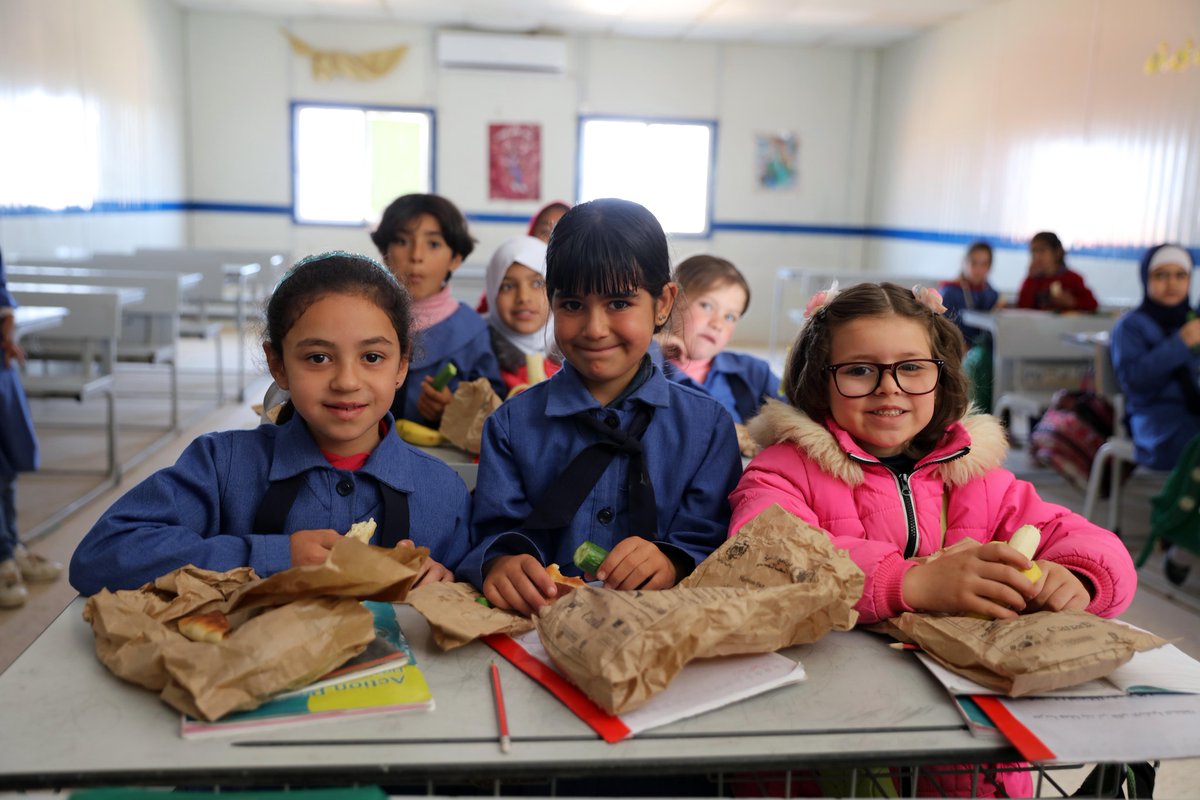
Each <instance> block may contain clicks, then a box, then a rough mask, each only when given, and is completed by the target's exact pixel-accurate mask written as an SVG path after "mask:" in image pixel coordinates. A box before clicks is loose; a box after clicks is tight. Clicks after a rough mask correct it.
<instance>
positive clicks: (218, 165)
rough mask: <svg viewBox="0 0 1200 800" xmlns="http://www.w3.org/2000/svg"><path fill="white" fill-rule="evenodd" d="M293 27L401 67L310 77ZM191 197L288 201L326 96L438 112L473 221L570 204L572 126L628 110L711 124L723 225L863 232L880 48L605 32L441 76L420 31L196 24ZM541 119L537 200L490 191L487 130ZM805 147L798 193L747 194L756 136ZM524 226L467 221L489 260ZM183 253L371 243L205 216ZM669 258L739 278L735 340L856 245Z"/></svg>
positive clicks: (727, 246) (814, 244)
mask: <svg viewBox="0 0 1200 800" xmlns="http://www.w3.org/2000/svg"><path fill="white" fill-rule="evenodd" d="M281 26H286V27H287V28H288V29H289V30H291V31H292V32H293V33H294V34H295V35H296V36H298V37H299V38H301V39H303V40H305V41H307V42H309V43H311V44H312V45H313V46H315V47H318V48H320V49H343V50H349V51H352V52H361V51H366V50H371V49H378V48H386V47H393V46H397V45H407V46H408V47H409V51H408V54H407V56H406V57H405V59H404V60H403V61H402V62H401V63H400V65H399V66H398V67H397V68H396V69H395V70H394V71H393V72H392V73H391V74H389V75H387V76H385V77H384V78H382V79H380V80H377V81H370V82H355V81H349V80H344V79H340V80H334V81H327V82H316V81H314V80H313V79H312V77H311V75H310V67H309V62H308V60H307V59H305V58H302V57H299V56H296V55H294V54H292V53H291V51H290V49H289V47H288V44H287V42H286V40H285V39H284V38H283V36H282V34H281V33H280V31H279V29H280V27H281ZM186 28H187V36H186V38H187V51H188V96H189V105H190V111H191V125H192V127H191V138H192V141H193V142H194V144H193V146H192V148H191V162H190V167H191V174H192V176H193V179H192V196H193V198H194V199H196V200H199V201H206V202H217V203H233V204H240V203H250V204H264V205H288V204H290V196H291V185H290V181H291V176H290V169H291V167H290V164H289V158H290V155H289V150H288V147H289V144H288V143H289V137H290V130H289V127H288V126H289V120H288V104H289V102H291V101H292V100H333V101H343V102H364V103H378V104H384V105H413V106H425V107H432V108H434V109H435V110H436V112H437V142H436V147H437V190H438V191H439V192H440V193H442V194H445V195H446V196H447V197H449V198H451V199H452V200H453V201H454V202H455V203H457V204H458V205H459V207H460V208H462V209H463V210H464V211H465V212H467V213H468V214H472V213H483V214H501V215H519V216H522V217H525V216H527V215H529V214H531V213H532V212H533V211H534V210H536V209H537V208H538V207H539V206H540V205H542V203H543V202H544V201H545V200H550V199H555V198H563V199H567V200H570V199H573V197H574V191H575V166H576V165H575V158H576V137H577V125H578V117H579V115H580V114H629V115H648V116H649V115H652V116H659V117H675V118H695V119H705V120H710V119H711V120H716V121H717V124H718V132H717V145H718V150H717V178H716V184H715V192H714V197H715V207H714V211H713V216H714V220H715V222H717V223H718V224H719V223H721V222H777V223H784V224H795V223H799V222H803V223H805V224H825V225H852V226H859V225H863V224H864V223H865V222H866V206H867V196H868V180H869V175H870V158H871V151H870V148H871V140H870V130H871V127H872V118H873V109H874V106H875V80H876V68H875V65H876V56H875V54H874V53H873V52H872V51H861V50H844V49H843V50H818V49H811V48H796V47H765V46H755V47H749V46H741V45H729V44H716V43H700V44H697V43H670V42H656V41H646V40H634V39H616V38H608V37H590V36H583V37H572V38H570V39H569V40H568V44H569V47H568V51H569V54H568V59H569V70H568V73H567V75H565V76H557V77H551V76H545V75H522V74H510V73H504V74H501V73H488V72H481V71H447V70H442V69H439V68H438V67H437V66H436V64H435V62H434V52H433V49H434V32H433V31H432V30H431V29H428V28H422V27H410V26H403V25H397V24H379V23H358V22H327V21H326V22H316V21H305V22H291V23H281V22H279V21H278V20H271V19H267V18H255V17H241V16H233V15H223V14H199V13H195V14H189V15H188V16H187V22H186ZM492 122H529V123H539V124H541V125H542V146H543V175H542V196H543V200H541V201H537V202H533V201H493V200H489V199H488V196H487V188H488V187H487V161H486V160H487V139H486V134H487V125H488V123H492ZM781 130H784V131H788V130H790V131H795V132H797V133H798V134H799V136H800V138H801V152H800V158H801V164H800V186H799V188H797V189H796V190H795V191H791V192H764V191H761V190H758V189H756V187H755V181H754V175H753V155H754V143H755V141H754V136H755V134H756V133H760V132H762V133H767V132H774V131H781ZM524 227H525V226H524V225H523V224H512V223H474V224H472V226H471V230H472V233H473V235H474V236H475V237H476V238H477V239H478V240H479V244H478V245H477V249H476V253H475V254H474V255H472V257H471V259H470V260H469V262H470V263H475V264H482V263H485V262H486V260H487V258H488V257H489V256H490V254H491V252H492V250H494V249H495V248H496V247H497V246H498V245H499V244H500V242H501V241H503V240H504V239H505V238H507V237H509V236H512V235H514V234H516V233H520V232H524ZM192 232H193V237H192V239H193V244H195V245H198V246H217V245H222V246H235V245H236V246H255V247H277V248H288V249H290V250H291V252H292V253H293V254H296V255H300V254H304V253H309V252H315V251H320V250H328V249H331V248H345V249H352V250H369V248H370V247H371V245H370V242H369V240H368V238H367V235H366V231H365V230H357V229H348V228H336V227H324V226H320V227H317V226H294V225H292V223H291V220H290V218H288V217H284V216H279V215H276V216H269V215H261V214H230V213H210V212H199V213H196V214H195V215H193V222H192ZM673 249H674V255H675V257H676V259H682V258H684V257H686V256H688V255H692V254H694V253H699V252H715V253H718V254H720V255H722V256H725V257H726V258H729V259H731V260H732V261H733V262H734V263H736V264H738V266H739V267H741V268H742V269H743V270H744V271H745V272H746V273H747V275H748V277H749V279H750V282H751V286H752V291H753V292H754V295H755V299H754V305H753V306H752V309H751V314H750V315H749V317H748V318H747V319H746V321H745V322H744V323H743V325H742V327H741V329H739V332H738V340H739V341H743V342H761V341H765V340H766V338H767V316H768V312H769V309H770V303H769V300H770V293H771V286H772V278H773V275H774V271H775V268H776V267H777V266H779V265H782V264H807V263H812V264H817V265H822V266H825V265H830V264H857V263H858V262H860V261H861V258H862V255H861V254H862V245H861V243H860V241H859V240H857V239H856V238H847V237H840V236H795V235H785V234H763V233H743V232H716V233H714V235H713V236H712V237H711V238H709V239H690V238H679V239H677V240H675V241H674V243H673Z"/></svg>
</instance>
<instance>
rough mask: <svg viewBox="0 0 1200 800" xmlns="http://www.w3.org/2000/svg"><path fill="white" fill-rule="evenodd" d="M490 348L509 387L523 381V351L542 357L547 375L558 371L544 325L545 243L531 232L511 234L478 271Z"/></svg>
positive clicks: (546, 308) (546, 320)
mask: <svg viewBox="0 0 1200 800" xmlns="http://www.w3.org/2000/svg"><path fill="white" fill-rule="evenodd" d="M484 284H485V289H484V296H485V297H486V298H487V309H488V310H487V311H486V312H485V313H484V315H483V317H484V319H486V320H487V323H488V327H489V328H490V329H491V335H492V350H493V351H494V352H495V353H496V360H497V361H498V362H500V377H501V378H503V379H504V383H505V385H506V386H507V387H508V389H509V390H512V389H513V388H515V387H517V386H520V385H521V384H528V383H529V369H528V357H529V356H534V357H536V358H538V359H539V360H540V361H541V363H542V371H543V372H544V373H545V375H546V376H547V377H549V376H550V375H553V374H554V373H556V372H558V369H559V367H560V366H561V365H562V361H561V360H560V359H559V358H557V357H556V355H549V354H550V353H551V351H554V352H555V353H556V352H557V350H556V348H555V347H554V337H553V336H552V335H551V333H550V330H549V325H550V300H549V298H547V297H546V243H545V242H543V241H542V240H541V239H536V238H534V237H532V236H514V237H513V238H511V239H508V240H506V241H505V242H504V243H503V244H501V245H500V246H499V247H498V248H496V252H495V253H494V254H492V260H491V261H490V262H488V268H487V274H486V275H485V276H484Z"/></svg>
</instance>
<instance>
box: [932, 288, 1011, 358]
mask: <svg viewBox="0 0 1200 800" xmlns="http://www.w3.org/2000/svg"><path fill="white" fill-rule="evenodd" d="M938 288H939V290H940V291H941V293H942V305H944V306H945V307H946V317H947V318H949V319H950V320H951V321H953V322H954V324H955V325H957V326H958V329H959V330H961V331H962V335H963V338H964V339H966V340H967V344H968V345H975V344H979V337H980V336H981V335H982V334H984V333H985V331H983V330H981V329H980V328H975V327H972V326H970V325H967V324H965V323H964V322H963V320H962V312H963V311H965V310H967V309H971V310H973V311H991V310H992V309H993V308H994V307H995V306H996V303H997V302H998V301H999V300H1000V293H999V292H997V291H996V290H995V289H993V288H992V285H991V284H990V283H985V284H984V285H983V288H975V287H972V286H971V285H970V284H967V283H965V282H964V281H961V280H959V281H947V282H945V283H943V284H942V285H941V286H939V287H938Z"/></svg>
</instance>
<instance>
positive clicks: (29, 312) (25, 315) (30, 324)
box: [13, 306, 71, 342]
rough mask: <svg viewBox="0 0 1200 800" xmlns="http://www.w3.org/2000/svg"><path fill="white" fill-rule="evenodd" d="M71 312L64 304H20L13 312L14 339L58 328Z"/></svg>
mask: <svg viewBox="0 0 1200 800" xmlns="http://www.w3.org/2000/svg"><path fill="white" fill-rule="evenodd" d="M69 313H71V312H70V311H68V310H67V309H66V308H63V307H62V306H19V307H18V308H17V309H16V311H15V312H14V314H13V339H15V340H16V341H18V342H19V341H21V337H22V336H24V335H25V334H28V333H37V332H38V331H48V330H51V329H53V328H57V327H58V326H59V325H61V324H62V321H63V319H64V318H65V317H66V316H67V314H69Z"/></svg>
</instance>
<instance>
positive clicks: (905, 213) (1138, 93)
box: [868, 0, 1200, 303]
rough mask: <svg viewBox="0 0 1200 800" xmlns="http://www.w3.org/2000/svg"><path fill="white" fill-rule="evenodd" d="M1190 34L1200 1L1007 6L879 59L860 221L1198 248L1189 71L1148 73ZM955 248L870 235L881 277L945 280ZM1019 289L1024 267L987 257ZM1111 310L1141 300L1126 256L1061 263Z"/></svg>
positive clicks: (1199, 88)
mask: <svg viewBox="0 0 1200 800" xmlns="http://www.w3.org/2000/svg"><path fill="white" fill-rule="evenodd" d="M1197 32H1200V6H1198V5H1197V3H1196V2H1195V0H1148V1H1145V2H1128V0H1053V2H1047V0H1009V1H1008V2H1003V3H997V4H994V5H989V6H985V7H984V8H982V9H981V10H980V11H977V12H975V13H973V14H970V15H968V16H966V17H964V18H961V19H959V20H957V21H955V22H953V23H951V24H949V25H946V26H944V27H942V28H940V29H938V30H936V31H933V32H930V33H928V34H926V35H924V36H921V37H920V38H918V39H916V40H913V41H911V42H909V43H906V44H903V45H900V46H897V47H894V48H892V49H890V50H888V51H887V52H886V53H885V54H884V55H883V56H882V58H881V60H880V77H879V90H878V97H879V103H878V110H877V116H876V125H875V156H874V158H875V173H874V183H873V186H872V189H873V191H872V195H873V197H872V203H871V209H870V219H871V222H872V224H874V225H879V226H885V227H898V228H910V229H911V228H916V229H921V230H925V231H941V232H947V233H982V234H987V235H989V236H993V237H997V238H999V239H1003V240H1011V241H1016V242H1021V243H1023V242H1025V241H1026V240H1027V239H1028V238H1029V237H1030V236H1031V235H1032V234H1033V233H1035V232H1037V231H1039V230H1053V231H1055V232H1057V233H1058V234H1059V236H1060V237H1062V239H1063V241H1064V242H1065V243H1067V244H1068V246H1075V247H1080V248H1084V249H1085V252H1086V248H1113V247H1116V248H1129V247H1133V248H1141V247H1144V246H1147V245H1150V244H1154V243H1158V242H1161V241H1164V240H1173V241H1182V242H1183V243H1185V244H1188V245H1191V246H1196V245H1198V244H1200V195H1198V193H1197V187H1198V186H1200V68H1197V67H1192V68H1191V69H1189V70H1187V71H1183V72H1179V73H1171V74H1154V75H1146V74H1144V73H1143V70H1142V66H1143V64H1144V62H1145V61H1146V58H1147V56H1149V55H1150V53H1151V52H1152V51H1154V49H1155V48H1156V47H1157V46H1158V44H1159V42H1163V41H1166V42H1168V43H1169V44H1171V45H1172V46H1173V47H1181V46H1182V45H1183V44H1184V41H1185V40H1186V39H1187V38H1188V37H1193V36H1195V35H1196V34H1197ZM963 249H964V248H963V247H962V246H961V245H959V244H953V245H943V244H924V243H919V242H913V241H902V240H896V239H873V240H872V242H871V244H870V246H869V248H868V259H869V261H870V262H871V263H872V265H873V266H875V267H878V268H879V269H882V270H921V271H928V270H933V269H941V270H942V271H944V272H945V273H947V274H952V273H953V272H954V271H955V270H956V269H957V266H958V264H959V260H960V258H961V255H962V252H963ZM997 256H998V257H997V264H996V269H995V274H994V282H995V283H996V284H997V286H999V287H1000V288H1007V289H1014V290H1015V289H1016V288H1017V286H1018V285H1019V284H1020V281H1021V279H1022V277H1023V276H1024V274H1025V270H1026V267H1027V265H1028V259H1027V257H1026V256H1025V254H1024V252H1022V251H1021V250H1011V249H1010V250H1005V251H1001V252H999V253H998V254H997ZM1068 263H1069V264H1071V265H1072V266H1073V267H1074V268H1076V269H1078V270H1079V271H1081V272H1083V273H1084V275H1085V277H1086V279H1087V281H1088V282H1089V284H1091V285H1092V287H1093V289H1094V290H1095V291H1096V292H1097V294H1099V295H1101V296H1102V297H1103V298H1107V299H1108V300H1109V301H1110V302H1114V303H1121V302H1133V303H1136V302H1138V301H1140V299H1141V287H1140V284H1139V282H1138V279H1137V271H1136V269H1135V262H1134V261H1133V260H1131V259H1124V260H1121V259H1111V258H1095V257H1088V256H1086V255H1076V256H1074V257H1072V256H1070V255H1068Z"/></svg>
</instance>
